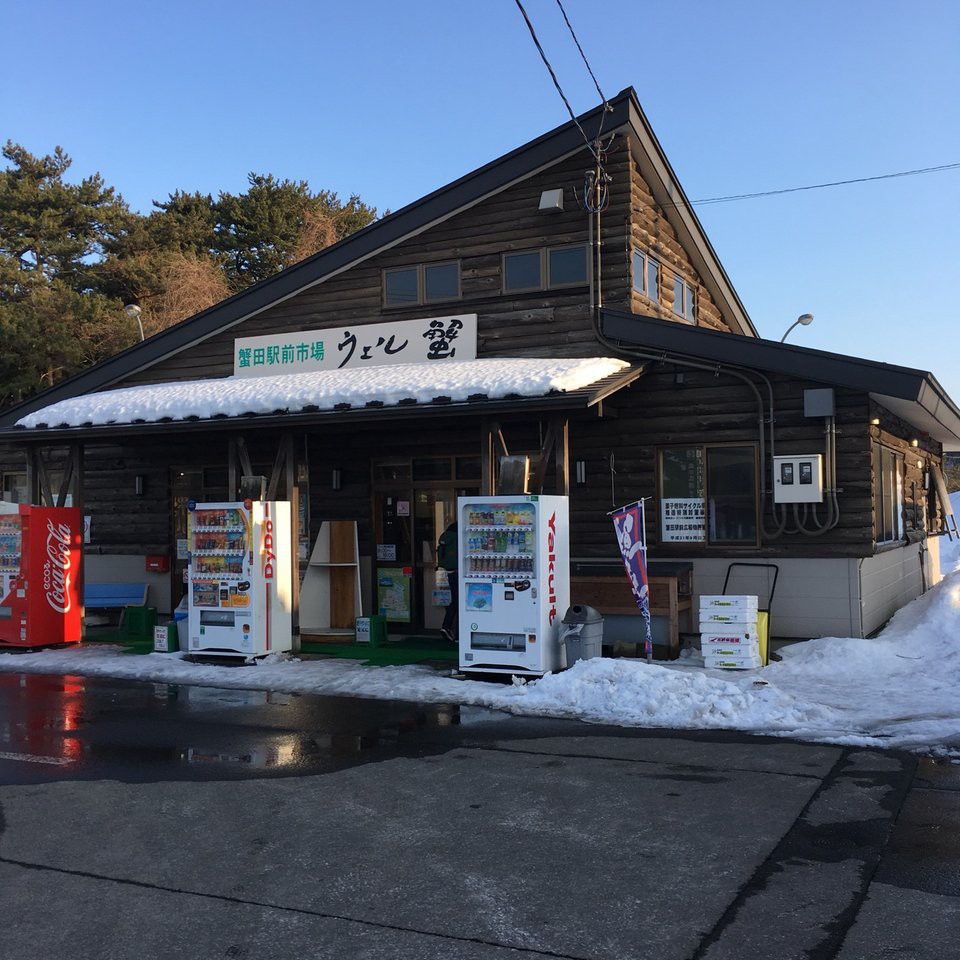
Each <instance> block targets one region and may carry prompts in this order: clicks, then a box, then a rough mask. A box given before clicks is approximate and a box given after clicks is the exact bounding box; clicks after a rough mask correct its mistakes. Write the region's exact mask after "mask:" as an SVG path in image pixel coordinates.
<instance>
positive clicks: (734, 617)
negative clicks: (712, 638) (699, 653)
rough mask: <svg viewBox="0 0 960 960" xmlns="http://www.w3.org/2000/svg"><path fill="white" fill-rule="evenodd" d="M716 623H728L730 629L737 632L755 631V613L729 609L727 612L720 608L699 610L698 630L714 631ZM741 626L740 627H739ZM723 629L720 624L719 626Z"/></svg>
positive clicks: (702, 631)
mask: <svg viewBox="0 0 960 960" xmlns="http://www.w3.org/2000/svg"><path fill="white" fill-rule="evenodd" d="M716 624H729V626H730V629H731V630H734V629H735V630H736V632H737V633H743V632H746V631H749V632H751V633H756V632H757V613H756V611H754V612H753V613H752V614H751V613H750V611H749V610H731V611H730V612H729V613H725V612H724V611H721V610H714V611H710V612H708V611H706V610H701V611H700V632H701V633H704V632H707V633H715V632H716V631H715V629H714V626H715V625H716ZM741 628H742V629H741ZM720 629H721V630H722V629H725V628H724V627H722V626H721V628H720Z"/></svg>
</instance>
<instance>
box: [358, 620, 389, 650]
mask: <svg viewBox="0 0 960 960" xmlns="http://www.w3.org/2000/svg"><path fill="white" fill-rule="evenodd" d="M355 639H356V642H357V643H369V644H370V646H371V647H380V646H382V645H383V644H384V643H385V642H386V640H387V618H386V617H384V616H381V615H380V614H374V615H373V616H372V617H357V620H356V634H355Z"/></svg>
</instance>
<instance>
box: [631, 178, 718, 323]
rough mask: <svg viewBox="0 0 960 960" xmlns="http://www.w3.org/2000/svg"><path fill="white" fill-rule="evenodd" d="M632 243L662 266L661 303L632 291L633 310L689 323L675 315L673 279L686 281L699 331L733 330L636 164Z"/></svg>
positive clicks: (632, 182) (632, 179) (632, 183)
mask: <svg viewBox="0 0 960 960" xmlns="http://www.w3.org/2000/svg"><path fill="white" fill-rule="evenodd" d="M630 187H631V195H630V208H631V221H630V226H631V231H630V240H631V245H632V246H633V247H637V248H639V249H640V250H643V251H644V252H645V253H648V254H650V256H652V257H653V258H654V259H655V260H658V261H659V262H660V264H661V265H662V266H663V268H664V269H663V270H661V272H660V299H659V302H654V301H652V300H650V299H648V298H647V297H646V296H644V295H643V294H642V293H637V291H636V290H632V280H631V307H630V308H631V310H633V312H634V313H641V314H644V315H645V316H655V317H662V318H663V319H664V320H671V321H674V322H677V323H686V322H687V321H685V320H683V319H681V318H680V317H678V316H677V315H676V314H675V313H674V312H673V298H674V290H673V277H674V275H676V276H678V277H680V278H681V279H682V280H686V282H687V283H689V284H690V286H691V287H692V288H693V290H694V299H695V311H696V312H695V317H696V324H697V326H699V327H709V328H710V329H712V330H723V331H728V332H729V331H730V330H731V327H730V325H729V324H728V323H727V321H726V320H724V318H723V317H722V315H721V313H720V310H719V308H718V307H717V305H716V303H714V301H713V298H712V297H711V295H710V293H709V292H708V291H707V288H706V287H705V286H704V285H703V283H702V282H701V279H700V276H699V275H698V274H697V271H696V270H694V268H693V265H692V264H691V263H690V258H689V256H688V255H687V252H686V251H685V250H684V249H683V247H682V246H680V244H679V242H678V241H677V234H676V231H675V230H674V229H673V226H672V225H671V224H670V222H669V220H667V218H666V216H664V212H663V209H662V208H661V207H660V206H659V205H658V204H657V202H656V201H655V200H654V199H653V194H652V193H651V192H650V188H649V187H648V186H647V183H646V181H645V180H644V179H643V175H642V174H641V173H640V170H639V169H638V167H637V165H636V163H635V162H633V161H631V162H630Z"/></svg>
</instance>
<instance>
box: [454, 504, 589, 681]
mask: <svg viewBox="0 0 960 960" xmlns="http://www.w3.org/2000/svg"><path fill="white" fill-rule="evenodd" d="M457 511H458V517H459V523H458V530H459V534H460V555H459V568H458V571H457V573H458V576H459V578H460V589H459V591H458V592H459V611H458V614H459V634H460V637H459V640H460V669H461V670H464V671H472V672H475V673H516V674H525V673H527V674H532V675H542V674H544V673H547V672H548V671H551V670H558V669H560V668H561V667H562V665H563V658H562V656H561V650H560V642H559V636H560V621H561V620H562V619H563V615H564V613H565V612H566V609H567V607H568V606H569V605H570V550H569V546H568V530H569V520H568V517H569V507H568V500H567V498H566V497H553V496H546V497H543V496H507V497H460V498H459V500H458V501H457Z"/></svg>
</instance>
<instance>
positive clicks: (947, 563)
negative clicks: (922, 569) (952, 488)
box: [940, 491, 960, 574]
mask: <svg viewBox="0 0 960 960" xmlns="http://www.w3.org/2000/svg"><path fill="white" fill-rule="evenodd" d="M950 506H951V507H953V514H954V516H955V517H960V491H958V492H957V493H951V494H950ZM957 567H960V537H957V535H956V534H954V535H953V539H952V540H951V539H950V538H949V537H941V538H940V569H941V570H942V571H943V573H944V574H947V573H951V572H952V571H954V570H956V569H957Z"/></svg>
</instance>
